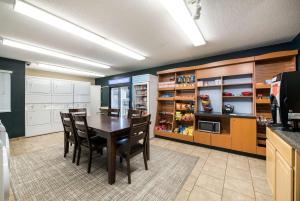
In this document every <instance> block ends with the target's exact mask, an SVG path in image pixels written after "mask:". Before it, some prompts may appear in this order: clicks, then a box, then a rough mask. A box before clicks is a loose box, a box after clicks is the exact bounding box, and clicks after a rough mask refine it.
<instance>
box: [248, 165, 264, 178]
mask: <svg viewBox="0 0 300 201" xmlns="http://www.w3.org/2000/svg"><path fill="white" fill-rule="evenodd" d="M250 171H251V176H252V178H258V179H261V178H266V177H267V175H266V168H264V167H255V168H251V167H250Z"/></svg>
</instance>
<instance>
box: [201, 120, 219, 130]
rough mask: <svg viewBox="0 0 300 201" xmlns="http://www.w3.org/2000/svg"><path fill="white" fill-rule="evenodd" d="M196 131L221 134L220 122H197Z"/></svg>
mask: <svg viewBox="0 0 300 201" xmlns="http://www.w3.org/2000/svg"><path fill="white" fill-rule="evenodd" d="M198 130H199V131H203V132H209V133H221V124H220V122H214V121H202V120H199V121H198Z"/></svg>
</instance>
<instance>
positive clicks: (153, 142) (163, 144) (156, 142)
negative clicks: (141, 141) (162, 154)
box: [150, 138, 168, 147]
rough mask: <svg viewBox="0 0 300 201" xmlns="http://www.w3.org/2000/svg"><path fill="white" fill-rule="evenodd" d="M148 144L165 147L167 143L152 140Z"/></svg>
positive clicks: (155, 139) (157, 139)
mask: <svg viewBox="0 0 300 201" xmlns="http://www.w3.org/2000/svg"><path fill="white" fill-rule="evenodd" d="M150 143H151V144H153V145H156V146H160V147H165V146H166V145H167V144H168V141H167V140H164V139H160V138H152V139H151V140H150Z"/></svg>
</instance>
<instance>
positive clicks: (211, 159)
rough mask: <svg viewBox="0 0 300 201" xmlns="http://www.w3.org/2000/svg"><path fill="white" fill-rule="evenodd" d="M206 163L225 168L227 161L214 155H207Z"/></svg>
mask: <svg viewBox="0 0 300 201" xmlns="http://www.w3.org/2000/svg"><path fill="white" fill-rule="evenodd" d="M206 164H208V165H211V166H216V167H218V168H221V169H226V166H227V161H226V160H223V159H222V160H220V159H219V158H215V157H208V159H207V161H206Z"/></svg>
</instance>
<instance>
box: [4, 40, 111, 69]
mask: <svg viewBox="0 0 300 201" xmlns="http://www.w3.org/2000/svg"><path fill="white" fill-rule="evenodd" d="M2 44H3V45H6V46H10V47H15V48H19V49H22V50H27V51H30V52H35V53H39V54H44V55H48V56H52V57H57V58H61V59H65V60H70V61H75V62H78V63H82V64H87V65H91V66H97V67H100V68H110V66H108V65H106V64H101V63H98V62H95V61H91V60H88V59H83V58H79V57H76V56H71V55H67V54H63V53H60V52H58V51H56V50H50V49H45V48H42V47H37V46H34V45H29V44H25V43H21V42H17V41H13V40H10V39H5V38H3V39H2Z"/></svg>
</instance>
